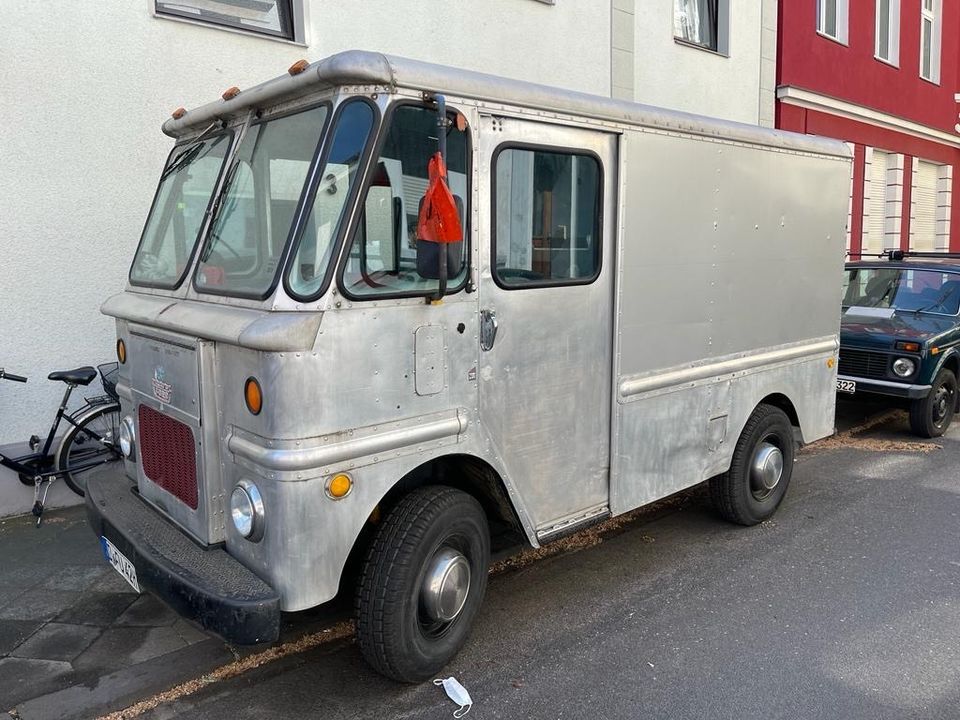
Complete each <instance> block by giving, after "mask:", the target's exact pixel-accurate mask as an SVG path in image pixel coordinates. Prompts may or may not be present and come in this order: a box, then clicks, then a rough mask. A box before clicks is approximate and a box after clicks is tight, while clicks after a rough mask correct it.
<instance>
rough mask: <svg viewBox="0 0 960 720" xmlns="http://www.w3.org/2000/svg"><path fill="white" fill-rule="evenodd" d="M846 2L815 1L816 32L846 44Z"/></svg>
mask: <svg viewBox="0 0 960 720" xmlns="http://www.w3.org/2000/svg"><path fill="white" fill-rule="evenodd" d="M847 10H848V0H817V32H818V33H820V34H821V35H825V36H826V37H829V38H832V39H834V40H837V41H839V42H842V43H846V42H847V36H848V35H847V30H848V28H847Z"/></svg>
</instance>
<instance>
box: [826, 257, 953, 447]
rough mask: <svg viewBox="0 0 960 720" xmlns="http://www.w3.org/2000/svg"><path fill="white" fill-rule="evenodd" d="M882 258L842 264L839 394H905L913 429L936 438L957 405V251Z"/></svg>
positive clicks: (943, 429)
mask: <svg viewBox="0 0 960 720" xmlns="http://www.w3.org/2000/svg"><path fill="white" fill-rule="evenodd" d="M886 258H887V259H886V260H875V261H871V262H868V261H860V262H852V263H847V266H846V279H845V282H844V288H843V316H842V319H841V323H840V367H839V375H838V377H837V392H838V393H841V394H853V393H856V394H860V393H863V394H872V395H884V396H888V397H890V398H891V399H894V398H899V399H900V400H893V402H894V403H900V402H902V401H904V400H905V401H907V402H908V403H909V408H910V428H911V430H912V431H913V432H914V434H916V435H920V436H921V437H939V436H940V435H943V433H944V431H946V429H947V427H949V425H950V422H951V421H952V420H953V416H954V413H955V412H956V410H957V399H958V396H957V376H958V374H960V350H958V345H960V317H958V315H960V254H948V253H906V252H902V251H899V250H891V251H888V252H887V254H886Z"/></svg>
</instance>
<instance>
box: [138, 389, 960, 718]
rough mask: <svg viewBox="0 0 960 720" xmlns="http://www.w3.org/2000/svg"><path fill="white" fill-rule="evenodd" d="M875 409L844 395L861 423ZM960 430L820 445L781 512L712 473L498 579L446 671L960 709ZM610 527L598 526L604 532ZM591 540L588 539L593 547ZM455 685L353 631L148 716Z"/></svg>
mask: <svg viewBox="0 0 960 720" xmlns="http://www.w3.org/2000/svg"><path fill="white" fill-rule="evenodd" d="M861 414H863V415H866V413H864V412H863V409H862V408H857V407H853V408H850V407H847V408H846V409H845V410H841V418H840V419H839V420H838V425H839V426H840V428H841V430H843V429H845V428H849V427H850V426H852V425H856V424H857V423H858V422H860V421H861V420H862V417H861ZM958 470H960V426H954V429H953V430H952V431H951V432H950V433H949V435H948V437H947V438H944V439H941V440H939V441H936V442H927V443H917V442H916V441H915V439H914V438H911V437H910V436H909V435H908V434H907V433H906V430H905V422H904V417H903V416H902V415H899V416H894V417H893V418H892V419H890V420H889V421H887V422H885V423H881V424H880V425H879V426H877V427H874V428H872V429H869V430H867V431H863V432H857V433H853V434H850V433H844V434H842V435H841V436H839V437H838V438H834V439H831V440H829V441H827V442H826V443H823V444H822V445H820V446H819V447H818V446H813V447H811V448H808V449H806V450H805V451H804V452H803V453H801V455H800V456H799V459H798V461H797V464H796V467H795V472H794V476H793V483H792V486H791V488H790V491H789V493H788V494H787V497H786V500H785V502H784V504H783V505H782V506H781V508H780V511H779V512H778V514H777V515H776V516H775V517H774V518H773V520H772V521H770V522H767V523H764V524H763V525H760V526H758V527H755V528H749V529H747V528H739V527H734V526H731V525H728V524H726V523H724V522H723V521H721V520H719V519H718V518H717V517H716V516H715V515H714V514H713V512H712V510H711V509H710V506H709V503H708V501H707V498H706V496H705V493H704V492H703V490H702V489H697V490H694V491H691V492H690V493H687V494H685V495H683V496H681V497H680V498H679V499H676V500H674V501H673V502H670V503H666V504H665V505H661V506H660V507H657V508H655V509H654V510H653V511H652V512H650V513H646V514H644V515H643V516H641V517H639V518H637V519H634V520H633V521H632V522H631V523H629V524H628V525H627V526H626V527H620V528H608V529H607V532H606V534H605V535H604V536H603V537H602V538H597V537H593V536H591V537H588V538H587V539H586V540H584V541H582V542H573V543H571V544H570V545H569V546H568V548H567V549H566V551H565V552H563V553H561V554H558V555H556V556H554V557H551V558H548V559H545V560H540V561H537V562H534V563H527V564H525V563H520V565H521V566H520V568H519V569H511V570H506V571H504V572H501V573H499V574H497V575H495V576H494V577H492V578H491V582H490V586H489V589H488V592H487V597H486V600H485V603H484V607H483V609H482V611H481V615H480V617H479V620H478V622H477V624H476V627H475V629H474V632H473V635H472V637H471V639H470V641H469V642H468V644H467V647H466V648H465V649H464V650H463V651H462V652H461V653H460V655H459V656H458V657H457V658H456V659H455V660H454V661H453V662H452V663H451V665H450V666H449V667H448V668H447V671H446V672H445V673H444V675H445V676H446V675H453V676H455V677H457V678H458V679H459V680H460V681H461V682H462V683H463V684H464V686H465V687H466V688H467V689H468V690H469V692H470V694H471V695H472V697H473V700H474V703H475V704H474V706H473V709H472V711H471V712H470V714H469V715H468V718H473V719H475V720H479V719H480V718H631V719H632V718H671V719H676V720H679V719H682V718H698V719H699V718H711V719H725V718H730V719H731V720H734V719H736V720H746V719H751V718H763V719H764V720H771V719H773V718H791V719H792V718H831V719H833V718H844V719H853V718H864V719H868V718H869V720H878V719H880V718H891V719H893V718H896V720H906V719H907V718H924V719H932V718H950V719H956V718H958V717H960V544H958V521H960V473H958ZM598 539H599V540H601V541H600V542H596V541H597V540H598ZM584 546H585V547H584ZM455 709H456V706H455V705H454V704H453V703H451V702H450V701H449V700H447V698H446V696H445V695H444V693H443V691H442V690H441V689H440V688H437V687H434V686H433V685H432V684H429V683H425V684H423V685H420V686H401V685H397V684H395V683H392V682H390V681H387V680H384V679H383V678H381V677H379V676H377V675H375V674H374V673H373V672H372V671H370V670H369V669H368V668H367V667H366V666H365V665H364V664H363V661H362V660H361V658H360V654H359V651H358V649H357V647H356V646H355V644H354V643H353V641H352V640H351V639H350V638H349V637H347V638H345V639H341V640H338V641H334V642H330V643H324V644H321V645H319V646H317V647H314V648H312V649H310V650H307V651H305V652H295V653H291V654H289V655H287V656H286V657H283V658H281V659H279V660H275V661H273V662H267V663H265V664H263V665H261V666H260V667H257V668H255V669H252V670H250V671H248V672H244V673H241V674H239V675H237V676H235V677H232V678H229V679H226V680H222V681H219V682H214V683H210V684H205V685H203V687H201V689H199V690H198V691H195V692H192V693H191V694H186V695H185V696H184V697H181V698H180V699H178V700H173V701H168V702H164V703H161V704H159V705H158V706H157V707H155V708H154V709H152V710H149V711H147V712H146V713H144V714H142V715H140V717H148V718H151V719H152V720H159V719H161V718H206V719H209V720H215V719H216V720H219V719H221V718H222V719H224V720H243V719H245V718H264V717H311V718H313V717H315V718H365V719H366V718H447V717H450V716H451V713H452V712H453V710H455Z"/></svg>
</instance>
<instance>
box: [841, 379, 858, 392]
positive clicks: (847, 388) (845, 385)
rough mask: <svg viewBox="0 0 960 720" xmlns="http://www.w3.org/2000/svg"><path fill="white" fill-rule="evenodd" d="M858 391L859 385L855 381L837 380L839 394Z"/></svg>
mask: <svg viewBox="0 0 960 720" xmlns="http://www.w3.org/2000/svg"><path fill="white" fill-rule="evenodd" d="M856 391H857V383H855V382H854V381H853V380H837V392H842V393H855V392H856Z"/></svg>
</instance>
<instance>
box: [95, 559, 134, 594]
mask: <svg viewBox="0 0 960 720" xmlns="http://www.w3.org/2000/svg"><path fill="white" fill-rule="evenodd" d="M104 571H105V572H104V574H103V575H102V576H101V577H100V579H99V580H97V581H96V583H94V584H93V585H92V586H91V587H90V589H91V590H95V591H96V592H113V593H136V592H137V591H136V590H134V589H133V588H132V587H130V583H128V582H127V581H126V580H124V579H123V577H122V576H121V575H120V573H118V572H117V571H116V570H114V569H113V568H112V567H110V566H109V565H107V564H106V561H104Z"/></svg>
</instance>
